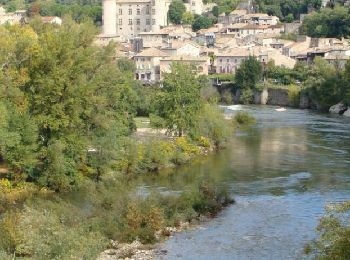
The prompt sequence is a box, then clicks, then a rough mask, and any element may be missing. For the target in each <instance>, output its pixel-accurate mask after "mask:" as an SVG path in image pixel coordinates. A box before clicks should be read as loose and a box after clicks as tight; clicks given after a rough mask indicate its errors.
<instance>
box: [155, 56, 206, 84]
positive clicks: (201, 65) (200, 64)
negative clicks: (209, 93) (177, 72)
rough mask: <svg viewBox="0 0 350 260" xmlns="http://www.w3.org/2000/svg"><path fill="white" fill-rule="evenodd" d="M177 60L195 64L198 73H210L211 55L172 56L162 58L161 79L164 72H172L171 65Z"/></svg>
mask: <svg viewBox="0 0 350 260" xmlns="http://www.w3.org/2000/svg"><path fill="white" fill-rule="evenodd" d="M176 62H179V63H184V64H188V65H191V66H193V68H194V71H195V72H196V73H197V75H208V73H209V65H210V60H209V57H191V56H172V57H165V58H163V59H161V60H160V79H163V75H164V73H169V72H171V65H172V64H173V63H176Z"/></svg>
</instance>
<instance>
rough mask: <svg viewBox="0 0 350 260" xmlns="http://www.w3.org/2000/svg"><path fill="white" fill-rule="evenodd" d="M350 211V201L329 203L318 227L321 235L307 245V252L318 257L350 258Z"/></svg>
mask: <svg viewBox="0 0 350 260" xmlns="http://www.w3.org/2000/svg"><path fill="white" fill-rule="evenodd" d="M349 213H350V203H349V201H345V202H342V203H337V204H330V205H328V206H327V207H326V214H325V216H323V217H322V218H321V220H320V222H319V225H318V227H317V231H318V232H319V233H320V237H319V238H318V239H317V240H315V241H313V243H310V244H309V245H307V246H306V247H305V251H306V253H308V254H311V253H312V254H314V255H316V259H344V260H345V259H349V258H350V226H349V216H350V215H349Z"/></svg>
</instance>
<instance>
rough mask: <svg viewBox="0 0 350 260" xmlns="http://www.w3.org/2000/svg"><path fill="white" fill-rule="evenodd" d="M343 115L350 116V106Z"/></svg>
mask: <svg viewBox="0 0 350 260" xmlns="http://www.w3.org/2000/svg"><path fill="white" fill-rule="evenodd" d="M343 116H346V117H350V108H348V110H346V111H345V112H344V114H343Z"/></svg>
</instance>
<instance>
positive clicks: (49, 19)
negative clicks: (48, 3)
mask: <svg viewBox="0 0 350 260" xmlns="http://www.w3.org/2000/svg"><path fill="white" fill-rule="evenodd" d="M56 18H58V19H61V18H59V17H57V16H42V17H41V20H42V21H43V22H44V23H49V22H52V21H53V20H54V19H56Z"/></svg>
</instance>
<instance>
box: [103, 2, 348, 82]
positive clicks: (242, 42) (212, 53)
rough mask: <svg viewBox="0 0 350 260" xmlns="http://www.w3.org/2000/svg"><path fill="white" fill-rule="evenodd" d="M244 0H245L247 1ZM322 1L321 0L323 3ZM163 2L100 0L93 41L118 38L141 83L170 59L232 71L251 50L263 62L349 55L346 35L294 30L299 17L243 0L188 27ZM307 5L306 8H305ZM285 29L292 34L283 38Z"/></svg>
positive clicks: (193, 8)
mask: <svg viewBox="0 0 350 260" xmlns="http://www.w3.org/2000/svg"><path fill="white" fill-rule="evenodd" d="M248 2H249V1H248ZM326 3H327V1H323V5H324V6H325V5H326ZM185 5H186V10H187V11H188V12H192V13H194V14H202V13H205V12H208V10H210V9H212V8H213V4H208V5H209V6H208V5H204V4H203V3H202V1H201V0H193V1H189V3H186V4H185ZM168 7H169V3H166V2H163V1H159V0H152V1H151V0H104V1H103V33H102V34H100V35H99V37H98V42H99V44H102V45H103V44H106V43H108V42H109V41H111V40H113V41H116V42H118V43H119V45H118V46H119V48H118V49H119V52H120V54H121V55H123V56H125V57H127V58H129V59H132V60H133V61H134V62H135V67H136V71H135V78H136V79H137V80H140V81H142V82H143V83H152V82H158V81H160V80H162V75H163V74H164V73H167V72H169V71H170V67H171V64H172V63H173V62H183V63H188V64H192V65H194V66H195V67H196V72H197V73H198V74H199V75H215V74H234V73H235V71H236V69H237V68H238V67H239V66H240V64H241V62H242V61H243V60H245V59H247V58H248V57H249V56H255V57H256V59H258V60H259V61H260V62H261V63H262V64H263V65H266V64H267V63H268V62H269V61H274V63H275V65H277V66H283V67H286V68H293V67H294V66H295V64H296V63H297V62H298V61H301V62H305V63H311V62H312V61H313V60H314V58H315V57H317V56H319V57H322V58H324V59H325V60H327V61H328V62H329V63H337V64H340V65H341V66H344V64H345V63H346V61H347V60H348V59H349V57H350V46H349V43H348V41H347V40H345V39H337V38H310V37H307V36H305V35H299V33H298V30H299V27H300V26H301V23H302V20H303V19H304V18H305V17H306V16H307V15H308V14H302V15H301V16H300V20H299V21H294V22H291V23H282V22H280V19H279V18H278V17H277V16H270V15H268V14H266V13H255V12H253V11H254V10H252V8H251V7H250V5H249V3H248V4H245V5H239V6H238V7H237V9H236V10H234V11H232V12H231V13H229V14H225V13H222V14H220V15H219V17H218V23H216V24H214V25H213V26H211V27H210V28H207V29H201V30H198V31H197V32H194V31H193V30H192V28H191V26H188V25H182V24H181V25H174V24H169V23H168V19H167V13H168ZM312 11H313V10H312V9H311V10H310V13H311V12H312ZM289 35H294V36H295V37H294V38H293V39H289V38H292V37H289V38H288V36H289Z"/></svg>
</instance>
